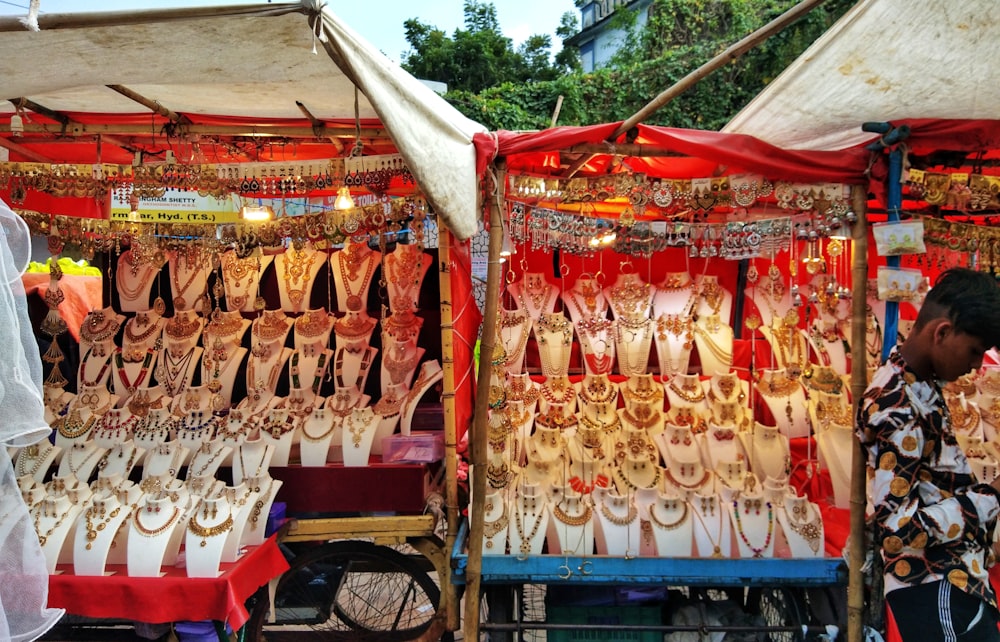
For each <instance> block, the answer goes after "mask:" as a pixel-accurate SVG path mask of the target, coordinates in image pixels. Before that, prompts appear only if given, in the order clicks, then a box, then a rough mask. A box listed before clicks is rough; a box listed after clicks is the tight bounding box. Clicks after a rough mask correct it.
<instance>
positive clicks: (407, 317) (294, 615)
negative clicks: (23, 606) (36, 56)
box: [0, 3, 482, 639]
mask: <svg viewBox="0 0 1000 642" xmlns="http://www.w3.org/2000/svg"><path fill="white" fill-rule="evenodd" d="M303 16H304V17H305V18H308V20H305V19H304V17H303ZM60 19H61V21H60V22H58V29H57V28H56V27H55V26H54V25H53V24H52V23H50V21H48V19H47V18H46V16H41V17H40V20H39V22H40V25H41V31H40V32H37V33H27V32H24V33H19V32H20V31H23V27H21V26H16V25H13V24H11V25H0V26H2V27H3V28H2V29H0V31H2V32H3V33H4V36H3V38H0V45H2V44H4V43H7V42H8V41H9V42H14V41H15V40H18V39H19V38H20V37H21V36H29V37H31V38H35V39H38V40H45V39H47V38H51V37H54V36H59V37H64V39H63V40H60V41H59V42H60V47H61V49H60V51H61V55H63V56H65V58H66V59H67V60H88V61H91V63H90V64H93V65H94V68H106V69H111V68H113V67H114V62H113V61H108V60H106V59H101V60H103V62H102V61H99V60H97V58H98V57H100V56H104V55H105V54H104V53H102V52H101V51H95V50H94V49H93V47H92V46H91V45H92V43H93V42H98V41H104V40H114V41H135V40H136V39H137V36H136V35H135V31H136V30H140V31H142V32H143V33H144V35H143V37H142V38H141V40H142V41H143V42H144V44H145V45H146V46H148V47H149V48H150V50H151V51H154V52H155V53H156V55H155V56H153V57H152V58H153V59H151V60H148V61H145V59H144V62H148V64H149V65H156V64H158V63H157V62H156V61H159V60H174V61H176V60H180V59H181V58H183V57H184V54H185V53H186V52H187V51H188V49H190V48H191V47H192V44H191V43H198V42H203V41H208V40H211V41H212V42H213V43H216V44H217V43H219V42H223V41H225V42H227V43H229V40H230V38H229V36H228V35H227V34H230V35H232V34H231V32H233V30H235V32H233V33H235V34H237V35H238V37H233V38H232V40H233V41H234V42H233V43H230V44H232V49H231V50H230V48H227V47H221V46H219V47H216V49H217V51H215V52H214V53H213V56H217V59H214V60H213V61H212V62H211V63H210V64H209V63H206V65H205V66H204V67H207V68H202V67H199V66H197V65H194V66H192V68H191V70H190V74H189V75H183V78H182V79H178V76H177V75H176V74H175V72H174V70H172V69H171V70H170V74H174V75H170V76H169V78H168V77H167V76H168V75H169V74H167V72H166V71H164V76H163V78H164V79H163V84H162V85H159V86H157V87H156V88H149V87H145V89H146V91H147V93H151V94H155V97H153V98H151V97H150V96H147V95H143V92H142V91H140V90H137V89H136V88H130V87H126V86H123V85H114V86H113V87H112V88H109V86H107V83H108V82H111V81H110V80H107V81H102V82H99V83H97V84H98V85H100V87H98V88H97V89H96V90H94V92H92V93H93V94H98V96H92V95H90V94H88V99H90V100H92V101H93V104H90V105H89V107H90V108H91V110H92V111H91V112H87V113H81V112H79V111H78V110H79V105H81V104H82V99H80V98H79V96H77V95H76V93H74V92H76V91H78V86H79V84H80V83H79V82H77V81H76V77H75V76H74V69H73V67H72V65H68V66H65V68H64V67H63V66H60V67H59V69H60V70H61V71H60V73H61V74H63V76H60V77H58V78H56V76H58V74H54V75H53V78H52V79H50V82H51V83H52V85H53V86H51V87H48V88H47V91H42V90H41V89H39V88H37V87H33V86H31V87H29V86H25V87H23V88H21V87H20V86H18V88H17V89H16V91H24V92H25V95H26V96H27V94H28V92H36V93H38V94H45V95H46V97H47V101H46V100H41V99H39V100H38V101H36V100H33V99H32V98H31V97H25V98H20V99H18V100H17V101H15V102H14V103H12V104H13V105H14V109H13V111H12V112H11V113H9V114H5V115H4V120H3V123H2V124H0V133H2V134H3V138H2V139H0V142H2V144H3V147H4V151H5V152H7V151H8V150H9V151H10V153H9V155H8V154H5V155H4V160H3V162H0V193H2V197H3V199H4V201H5V202H8V203H10V204H11V205H12V207H13V209H14V210H15V211H16V212H17V214H18V215H19V216H20V217H21V218H22V219H23V220H24V221H25V223H26V224H27V226H28V227H29V228H30V230H31V232H32V233H33V235H34V236H36V237H37V238H38V239H39V241H40V242H39V243H37V244H36V249H37V250H39V251H42V249H43V248H44V251H45V253H46V254H47V255H49V256H51V257H52V260H51V261H50V263H49V268H48V274H47V275H45V278H43V279H42V280H43V283H40V284H39V283H34V282H33V283H32V285H31V287H32V295H31V297H29V299H28V305H29V310H30V312H31V316H32V321H33V326H34V328H35V329H36V335H37V338H38V340H39V348H40V352H41V354H42V361H43V362H44V365H45V382H44V401H45V405H46V408H45V413H46V419H47V421H48V422H49V424H50V425H51V427H52V429H53V435H52V438H51V439H49V440H42V441H40V442H38V443H36V444H31V445H26V446H24V447H20V448H11V449H9V451H8V455H9V456H10V457H11V460H12V466H13V473H14V477H15V478H16V483H17V486H18V490H19V491H20V494H21V496H22V497H23V499H24V500H25V504H26V505H27V513H26V519H28V520H29V521H30V522H31V524H32V526H33V528H34V531H35V533H36V534H37V535H38V539H39V544H40V546H41V551H42V554H43V556H44V559H45V567H46V570H47V571H48V572H49V574H50V578H49V585H50V586H49V597H50V603H51V605H52V606H59V607H64V608H66V609H68V610H69V612H70V613H71V614H74V615H80V616H86V617H90V618H101V619H104V618H118V619H126V620H134V621H140V622H149V623H165V622H173V621H176V620H179V619H204V618H210V619H214V620H217V621H218V622H224V623H228V624H229V625H231V626H232V627H233V628H240V627H244V631H243V632H242V634H244V635H247V636H249V637H250V638H251V639H254V638H257V637H259V636H260V635H261V634H262V630H263V629H264V627H269V629H270V630H269V633H268V636H269V637H270V636H271V635H274V636H280V635H281V634H282V632H283V631H284V630H285V629H286V627H289V626H290V627H291V628H292V630H293V632H292V633H290V634H294V632H295V631H299V630H301V628H302V627H308V628H312V629H317V630H319V631H321V632H327V633H329V634H330V635H332V636H334V637H337V636H343V635H344V634H345V633H344V632H345V631H347V632H351V633H350V634H352V635H353V634H354V633H356V632H367V633H371V634H374V635H376V636H379V635H382V634H385V635H391V636H395V637H397V638H398V639H415V638H418V637H420V636H426V637H427V638H428V639H430V638H435V637H440V636H441V635H443V634H445V633H446V632H447V631H451V630H455V629H456V628H457V627H458V614H457V609H456V607H455V604H457V598H456V595H455V592H454V591H453V590H452V589H451V584H450V583H449V582H447V581H446V578H447V577H448V573H449V571H448V560H447V553H446V552H447V551H448V550H449V548H450V543H451V542H452V541H453V540H454V538H455V537H456V535H457V529H458V519H457V512H458V503H457V502H458V500H457V487H458V470H457V458H456V445H457V443H458V436H459V426H462V425H464V424H465V422H466V421H467V420H468V417H469V416H470V414H471V406H472V403H471V400H472V390H471V377H470V374H471V369H472V364H473V344H474V342H475V335H476V332H477V331H478V328H479V325H480V313H479V311H478V310H477V309H476V306H475V303H474V299H473V297H472V296H471V273H472V270H471V267H470V261H471V260H470V256H469V244H468V243H467V241H466V240H465V239H467V238H468V237H469V236H471V234H472V233H473V232H474V231H475V227H476V223H477V221H476V220H475V218H476V215H475V212H476V209H477V208H476V201H477V192H478V186H477V183H476V180H475V177H476V171H475V157H476V152H475V149H474V147H473V145H472V140H471V137H472V133H473V132H475V131H481V130H482V128H481V127H480V126H478V125H477V124H475V123H472V122H471V121H468V120H466V119H464V117H462V116H461V115H460V114H458V113H457V112H455V111H454V110H453V109H452V108H451V107H450V106H448V105H447V104H446V103H444V101H443V100H441V99H440V98H439V97H438V96H436V95H435V94H433V93H432V92H430V91H429V90H427V89H426V88H425V87H423V86H422V85H420V84H419V83H417V82H416V81H415V80H414V79H412V78H411V77H409V76H407V75H406V74H404V73H403V72H401V71H398V70H392V69H389V71H388V72H387V71H386V69H384V67H386V66H387V65H386V63H385V61H384V59H383V58H382V57H381V55H380V54H378V53H377V52H375V51H373V50H372V49H371V48H370V47H369V46H368V45H367V44H366V43H364V42H362V41H360V40H359V39H358V38H357V37H356V35H355V34H353V32H350V30H349V29H346V27H345V26H344V25H342V24H340V23H339V21H338V20H337V19H336V18H335V17H334V16H333V15H332V14H331V13H329V11H325V10H323V9H322V8H321V7H318V6H313V5H312V4H310V3H291V4H285V5H281V4H279V5H268V7H267V8H265V9H261V10H260V11H257V10H255V9H248V8H240V9H238V10H237V11H236V13H234V12H233V11H231V10H230V9H227V8H199V9H198V10H195V11H194V13H193V14H192V13H191V12H185V11H184V10H172V11H158V12H148V13H143V12H140V13H139V14H135V13H134V12H133V13H130V14H128V15H124V14H102V15H101V16H100V17H99V18H91V17H90V16H87V17H81V16H68V17H67V16H60ZM167 22H169V24H170V28H169V29H163V27H164V26H165V25H166V23H167ZM237 24H238V25H239V26H238V28H237V27H236V25H237ZM94 25H100V26H99V27H95V26H94ZM137 25H138V26H137ZM150 25H153V26H156V27H158V28H157V29H151V28H149V27H150ZM94 30H99V31H100V34H101V35H95V31H94ZM255 30H256V31H260V32H261V33H263V34H264V35H261V36H260V37H256V36H255V37H249V36H251V35H252V34H253V33H254V32H255ZM147 32H149V33H147ZM266 39H274V40H275V41H281V42H282V43H283V46H282V47H269V48H266V49H268V50H274V51H269V55H274V56H276V57H277V58H278V59H279V60H277V61H273V62H272V63H269V64H272V65H273V66H274V68H275V69H280V70H281V71H280V73H277V74H276V75H275V77H274V78H270V76H269V74H267V73H263V72H261V73H258V72H260V70H259V69H256V68H255V69H254V75H253V77H254V78H257V77H267V79H269V80H270V83H268V82H263V81H262V82H260V83H247V82H246V76H241V75H240V73H241V72H238V71H232V70H230V67H232V69H236V68H237V67H238V66H239V64H242V61H244V60H253V61H258V62H259V60H258V59H259V58H260V56H259V53H260V52H259V51H258V49H259V43H260V42H264V41H265V40H266ZM36 44H37V43H34V42H33V45H36ZM214 46H215V45H213V47H214ZM310 46H311V47H312V51H310ZM318 49H325V50H326V51H327V52H328V53H329V54H330V56H329V57H328V56H320V57H317V56H316V55H315V53H316V52H317V50H318ZM279 50H280V51H279ZM343 51H346V52H347V53H346V54H345V53H343ZM170 52H173V53H172V54H171V53H170ZM338 52H340V53H338ZM136 57H137V58H138V57H139V54H138V53H137V54H136ZM282 57H283V58H282ZM331 57H332V59H333V61H334V63H335V66H333V67H331V65H330V62H331V60H330V59H329V58H331ZM207 59H208V58H206V60H207ZM238 63H239V64H238ZM376 68H377V69H378V78H377V80H376V79H375V78H374V75H371V74H372V72H371V70H372V69H376ZM150 69H151V68H144V69H143V71H142V74H143V77H148V74H150V73H157V72H153V71H150ZM292 69H294V70H295V75H294V77H288V70H292ZM331 69H332V70H333V72H334V73H331ZM346 69H350V72H340V71H338V70H346ZM220 70H222V71H220ZM77 71H78V70H77ZM127 71H128V70H126V71H123V72H122V73H123V77H126V76H128V77H131V76H129V74H128V73H127ZM213 74H216V75H214V76H213ZM233 74H236V77H235V78H234V76H233ZM10 75H11V77H14V76H16V77H21V78H27V77H29V76H30V75H31V74H28V73H24V72H17V73H15V72H13V71H12V72H11V74H10ZM271 75H274V74H271ZM331 76H335V77H336V78H335V80H336V81H337V82H332V81H331V80H330V78H331ZM115 82H117V81H115ZM136 82H138V81H136ZM233 82H236V83H237V84H238V85H239V87H234V86H232V85H230V84H227V83H233ZM59 83H63V84H59ZM185 83H190V84H185ZM355 83H357V85H356V86H355ZM143 87H144V86H143ZM206 87H212V88H214V89H212V90H207V89H206ZM240 88H242V89H240ZM12 91H15V90H13V89H12ZM351 94H353V96H354V100H353V110H352V109H351V108H350V107H345V105H347V104H348V103H350V102H352V101H347V100H345V99H344V97H345V96H349V95H351ZM296 98H299V99H302V100H296ZM201 100H205V101H208V103H207V104H203V103H201V102H199V101H201ZM247 100H249V102H245V101H247ZM41 103H46V104H41ZM286 103H287V104H286ZM342 103H343V104H342ZM265 104H266V105H267V106H266V107H264V106H262V105H265ZM69 105H72V106H73V107H72V108H70V107H69ZM196 105H200V106H197V107H195V106H196ZM171 106H172V107H174V108H176V109H179V110H181V111H180V112H178V111H173V110H172V109H171ZM403 107H405V109H403ZM60 109H64V111H60ZM185 109H190V113H188V112H187V111H184V110H185ZM340 111H343V114H340V113H339V112H340ZM182 112H183V113H182ZM233 112H235V113H233ZM263 112H266V114H267V115H261V114H262V113H263ZM205 114H212V115H211V116H206V115H205ZM223 114H231V115H223ZM334 114H337V115H334ZM380 117H382V118H386V119H387V120H388V121H392V122H393V123H401V125H400V124H393V125H391V126H390V125H387V124H383V122H382V120H381V119H380ZM53 123H56V124H55V125H53ZM95 123H99V125H98V124H95ZM53 127H55V130H58V132H56V131H55V130H52V128H53ZM390 130H392V131H390ZM445 130H446V131H445ZM413 136H417V138H413ZM421 136H422V137H423V138H421ZM11 139H16V142H12V140H11ZM417 139H420V140H419V141H418V140H417ZM428 139H433V140H428ZM440 158H448V159H449V161H448V163H447V165H446V166H445V165H442V164H440V163H439V161H438V159H440ZM82 159H85V160H82ZM407 159H417V162H416V163H413V162H410V161H408V160H407ZM80 163H84V164H80ZM470 219H471V220H470ZM70 258H72V259H74V260H77V259H85V260H86V261H88V262H89V263H90V264H91V265H93V266H96V267H97V268H98V269H99V270H100V273H101V275H102V276H101V277H100V279H99V281H100V288H99V290H100V296H99V304H98V305H93V306H90V305H86V304H81V303H80V302H79V301H78V300H77V299H76V297H75V295H74V294H73V289H72V288H70V287H66V288H63V287H62V284H63V283H65V282H66V281H65V279H68V278H69V277H68V276H67V277H64V275H63V272H62V269H61V267H60V265H61V263H60V259H62V260H63V261H65V260H68V259H70ZM32 276H33V279H32V280H33V281H37V280H38V275H32ZM89 278H92V279H93V278H96V277H89ZM67 307H71V308H73V309H74V310H75V311H76V312H77V313H78V314H74V315H70V316H64V314H63V312H64V311H65V310H66V309H67ZM81 308H82V309H83V311H84V312H83V314H79V312H81ZM70 323H72V325H73V327H70V326H69V324H70ZM2 521H3V520H0V522H2ZM317 569H321V571H322V572H320V571H318V570H317ZM322 569H326V570H322ZM330 569H336V572H333V571H331V570H330ZM305 575H308V576H309V580H308V581H306V580H304V579H303V578H304V577H305ZM269 581H270V582H269ZM401 581H409V582H411V583H412V586H413V587H414V588H413V589H412V590H410V591H407V592H405V593H404V592H394V591H393V590H392V587H393V586H394V583H395V582H401ZM268 584H270V585H269V586H268ZM258 589H259V590H258ZM138 592H141V595H140V593H138ZM130 593H131V594H133V596H134V598H135V599H132V598H130V599H128V600H109V599H107V598H108V597H109V596H114V595H119V594H130ZM362 593H364V594H366V595H367V594H370V593H374V594H378V595H384V596H385V597H384V599H383V597H379V600H378V605H381V606H383V607H384V606H386V600H389V601H390V602H392V604H391V605H389V606H388V607H387V608H388V609H389V610H393V611H394V612H395V613H397V615H396V617H395V618H392V619H389V620H386V619H385V618H384V617H383V616H382V614H381V611H379V609H378V608H377V605H376V603H375V601H374V598H370V599H368V600H367V601H366V600H355V599H347V598H344V597H343V596H345V595H347V594H350V595H352V596H357V595H361V594H362ZM184 595H192V596H198V597H197V599H198V600H199V606H198V608H188V607H189V606H190V605H189V604H186V602H185V601H184V600H182V599H181V596H184ZM369 597H370V596H369ZM202 598H204V599H202ZM223 598H224V599H223ZM296 627H298V628H296Z"/></svg>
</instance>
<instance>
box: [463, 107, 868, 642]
mask: <svg viewBox="0 0 1000 642" xmlns="http://www.w3.org/2000/svg"><path fill="white" fill-rule="evenodd" d="M614 129H615V125H606V126H605V125H602V126H594V127H581V128H570V127H564V128H557V129H554V130H548V131H546V132H540V133H538V134H537V135H531V134H513V133H507V132H500V133H499V152H498V154H497V157H498V160H497V162H496V164H495V166H494V167H493V170H494V172H495V174H494V178H495V184H496V193H495V198H494V200H493V201H492V203H491V205H492V210H491V226H492V227H491V242H493V245H491V249H492V250H494V251H496V252H497V254H496V255H495V256H498V257H500V262H499V265H498V266H497V268H496V270H495V271H494V273H492V274H491V275H490V276H491V281H495V284H494V285H495V289H493V290H491V289H489V288H488V289H487V301H488V302H489V303H488V307H487V309H486V311H485V314H484V316H485V321H484V323H485V325H484V332H483V337H484V338H483V348H482V355H483V356H482V358H483V361H484V362H486V363H485V364H481V365H480V381H479V390H478V394H479V397H480V399H481V400H480V404H481V405H480V406H479V408H480V409H482V408H483V405H485V410H486V412H485V413H484V415H485V416H483V417H482V419H483V421H482V423H479V424H476V425H475V426H474V432H473V437H472V441H473V445H472V453H473V461H472V465H471V468H472V480H473V486H472V488H473V490H472V493H473V499H472V502H471V507H470V513H471V516H470V521H469V530H470V532H469V533H465V532H463V535H464V536H466V537H464V538H463V539H460V540H459V542H458V543H457V544H456V548H455V550H454V551H453V554H454V556H455V557H456V559H457V560H458V561H457V564H458V570H457V572H456V577H457V578H458V579H459V581H467V582H468V583H469V586H470V589H471V588H472V587H475V590H480V587H481V590H482V592H483V593H484V594H485V595H486V596H487V600H488V603H489V609H488V612H489V613H490V617H489V621H488V622H486V623H483V624H482V626H481V629H482V630H484V631H488V632H491V634H492V635H498V636H503V635H505V634H509V633H510V632H514V631H522V630H529V629H535V628H538V629H550V630H551V629H561V628H589V625H588V624H587V622H588V616H587V615H586V614H580V613H579V612H576V613H575V614H574V613H573V612H572V609H570V611H571V612H570V613H569V614H567V611H566V608H565V607H566V604H567V602H568V601H569V600H571V599H572V598H580V595H579V594H577V593H574V592H573V591H572V590H570V589H572V588H573V587H577V588H579V587H586V586H593V587H597V586H601V585H605V586H606V585H612V586H621V585H628V586H632V587H635V586H637V585H638V586H645V587H652V586H665V587H686V590H687V591H689V592H690V593H689V597H690V598H691V599H696V597H697V595H698V591H699V590H701V589H705V588H707V587H711V588H714V589H720V590H723V591H727V590H728V595H730V597H733V596H738V597H736V598H735V599H738V600H739V602H740V603H741V604H744V606H745V608H746V609H747V610H749V611H752V612H755V613H759V614H762V615H763V617H764V619H765V620H766V625H765V627H764V628H767V627H771V631H772V633H775V634H777V633H778V632H780V631H784V632H786V633H787V632H789V631H792V630H798V631H799V632H800V634H801V631H802V630H803V629H802V627H807V628H808V627H810V626H813V627H816V628H817V629H818V630H822V629H823V628H824V627H825V626H826V625H831V624H832V625H836V624H838V623H839V621H824V622H818V621H816V620H812V619H810V618H811V615H810V614H809V613H808V612H807V611H806V605H805V604H804V603H803V602H802V601H801V600H802V598H801V592H800V591H793V590H789V589H791V588H798V589H802V588H809V589H811V590H812V591H818V592H819V593H818V594H823V595H831V596H832V595H834V594H835V593H837V592H839V591H842V590H843V588H844V585H845V584H846V565H845V564H844V562H843V559H842V558H841V556H840V552H841V548H842V547H843V545H844V541H845V539H846V536H847V533H848V527H849V518H848V510H847V509H848V507H849V498H850V479H851V475H850V471H851V466H852V459H851V458H852V454H853V451H852V447H853V442H852V441H851V440H850V437H851V435H852V432H851V425H852V421H851V410H850V408H851V402H852V397H851V388H850V373H851V366H852V363H854V362H857V361H858V360H859V358H860V359H861V360H863V363H862V364H861V366H862V367H868V366H870V365H871V364H872V363H874V361H875V360H876V359H877V358H878V356H879V353H880V349H881V344H880V343H879V339H880V337H881V332H880V328H881V327H882V326H884V320H883V321H879V319H878V315H879V314H880V313H884V305H880V302H879V301H877V300H875V299H872V300H870V301H869V300H865V299H862V300H861V301H860V303H861V304H864V307H862V308H861V309H862V310H867V314H866V315H861V316H860V319H861V320H862V323H864V322H865V321H867V324H865V325H863V326H861V328H860V336H862V337H866V338H867V340H868V345H869V349H868V350H867V352H866V351H864V349H865V345H859V344H858V342H857V339H856V337H857V336H859V327H858V321H857V319H858V318H859V317H858V316H857V314H856V307H854V308H852V283H853V282H854V279H855V278H856V277H854V276H853V275H852V269H853V268H855V267H856V263H855V261H856V259H857V255H858V253H861V255H862V256H864V257H865V258H864V259H863V261H867V252H868V250H867V243H866V238H865V235H866V231H865V227H864V222H863V221H864V217H865V206H866V202H865V201H866V199H865V198H864V192H863V190H862V191H859V190H858V189H856V187H855V186H856V185H858V184H859V183H860V182H861V176H860V174H857V173H852V171H851V170H850V166H851V164H850V163H843V164H842V165H840V166H838V164H837V162H836V160H835V157H834V155H829V154H816V155H813V156H810V155H809V154H801V155H797V154H790V153H787V152H784V151H783V150H779V149H776V148H772V147H770V146H768V145H765V144H763V143H761V142H760V141H755V140H753V139H749V138H748V137H742V136H735V137H730V136H729V135H723V134H714V133H712V132H684V131H681V130H672V129H668V128H658V127H648V126H642V125H640V126H638V127H637V129H636V130H633V131H631V132H630V133H629V137H628V141H626V142H619V143H618V144H616V145H614V146H610V147H605V146H603V145H600V144H597V143H599V142H600V141H602V140H605V139H607V138H608V136H609V135H610V134H611V133H612V132H613V131H614ZM491 256H494V255H491ZM863 264H864V263H863ZM853 303H854V305H855V306H857V304H858V303H859V302H857V301H854V302H853ZM490 304H492V305H494V306H495V308H494V309H493V310H491V309H490V307H489V306H490ZM491 324H492V325H491ZM491 328H492V330H493V332H492V333H490V332H489V330H490V329H491ZM491 334H492V336H491ZM491 339H492V341H491ZM875 347H877V348H878V349H873V348H875ZM859 355H860V356H859ZM487 359H489V361H488V362H487V361H486V360H487ZM869 359H871V363H869V361H868V360H869ZM482 399H485V404H483V401H482ZM477 418H480V415H479V414H477ZM479 430H481V432H476V431H479ZM841 437H847V439H846V440H845V439H841ZM538 584H545V585H547V590H546V591H544V592H545V593H546V594H547V596H546V598H545V607H544V609H545V610H544V612H545V614H546V615H545V616H541V615H536V616H534V617H531V616H528V615H526V614H525V612H524V609H525V601H526V600H529V601H530V599H529V598H526V597H525V593H529V592H530V591H529V589H530V587H531V586H533V585H538ZM512 587H517V588H516V590H514V591H513V592H512V591H511V588H512ZM747 589H748V591H747ZM812 594H813V593H811V595H812ZM599 595H600V596H601V597H599V598H595V597H594V596H593V595H591V596H590V597H589V598H585V599H590V600H610V601H589V602H580V604H581V605H584V604H586V605H587V606H598V607H605V608H610V607H616V608H617V607H621V606H623V604H622V603H620V602H617V601H615V600H616V598H614V597H608V596H609V594H608V593H604V594H600V593H599ZM515 596H516V599H515ZM570 596H572V597H570ZM535 599H536V601H537V599H538V598H537V595H536V598H535ZM839 606H841V607H842V606H843V599H840V600H839ZM670 607H671V604H670V603H669V601H668V604H667V608H668V609H669V608H670ZM533 608H534V612H536V613H537V612H538V610H539V609H540V607H537V605H536V606H535V607H533ZM581 610H583V611H585V610H586V609H581ZM630 612H631V611H630V609H628V608H626V609H624V610H623V611H620V612H619V613H618V615H619V616H621V617H618V619H616V620H614V622H613V623H614V624H616V625H618V624H624V625H627V628H628V630H631V631H638V630H653V631H676V630H685V629H683V626H681V628H677V627H678V626H679V620H671V619H669V618H668V619H665V620H661V619H660V618H659V615H657V616H656V617H655V618H653V619H654V620H656V621H653V622H651V621H648V620H646V619H644V618H642V617H641V608H639V610H638V611H636V612H637V613H639V615H636V616H635V618H636V619H633V620H630V619H628V618H629V617H630V616H629V615H627V614H628V613H630ZM842 612H843V611H841V613H842ZM622 613H625V614H626V615H622ZM834 618H836V616H834ZM469 619H470V611H469V609H467V610H466V631H467V632H468V631H471V630H474V629H471V628H470V626H469ZM598 619H599V618H598ZM526 620H528V621H526ZM640 620H641V621H642V626H640V624H639V622H640ZM589 621H590V622H591V623H593V621H594V620H593V618H591V619H590V620H589ZM607 624H608V625H607V626H605V627H604V628H603V629H601V630H602V631H610V630H612V628H613V627H611V624H612V622H608V623H607ZM757 626H758V627H760V624H759V623H758V624H757ZM598 628H600V625H599V626H598ZM709 628H711V627H709ZM750 628H753V627H752V626H751V627H750ZM727 630H728V629H727ZM498 639H499V638H498Z"/></svg>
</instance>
